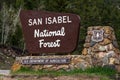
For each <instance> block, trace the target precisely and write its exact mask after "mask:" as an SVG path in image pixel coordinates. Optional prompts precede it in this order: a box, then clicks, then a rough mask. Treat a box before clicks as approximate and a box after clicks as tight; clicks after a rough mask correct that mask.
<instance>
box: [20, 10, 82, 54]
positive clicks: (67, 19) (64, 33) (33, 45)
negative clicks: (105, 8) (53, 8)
mask: <svg viewBox="0 0 120 80" xmlns="http://www.w3.org/2000/svg"><path fill="white" fill-rule="evenodd" d="M20 20H21V24H22V29H23V34H24V38H25V42H26V48H27V50H28V51H29V53H32V54H35V53H37V54H39V53H68V52H71V51H73V50H74V49H75V48H76V45H77V40H78V34H79V27H80V17H79V16H78V15H75V14H70V13H54V12H44V11H32V10H22V11H21V12H20Z"/></svg>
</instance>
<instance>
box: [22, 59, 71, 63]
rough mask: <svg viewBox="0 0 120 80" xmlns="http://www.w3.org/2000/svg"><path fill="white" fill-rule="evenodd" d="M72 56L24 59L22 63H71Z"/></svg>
mask: <svg viewBox="0 0 120 80" xmlns="http://www.w3.org/2000/svg"><path fill="white" fill-rule="evenodd" d="M69 63H70V58H46V59H45V58H40V59H23V60H22V64H24V65H30V64H40V65H49V64H50V65H51V64H69Z"/></svg>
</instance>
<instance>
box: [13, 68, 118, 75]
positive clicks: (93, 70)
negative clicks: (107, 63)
mask: <svg viewBox="0 0 120 80" xmlns="http://www.w3.org/2000/svg"><path fill="white" fill-rule="evenodd" d="M12 74H13V75H14V74H15V75H19V74H21V75H39V76H62V75H64V76H65V75H79V74H86V75H92V74H93V75H102V76H111V75H115V74H116V70H114V69H111V68H109V67H92V68H88V69H86V70H84V71H83V70H81V69H74V70H71V71H65V70H59V71H53V70H51V71H48V70H37V71H35V70H33V69H30V68H25V67H22V68H21V69H20V70H18V71H16V72H12Z"/></svg>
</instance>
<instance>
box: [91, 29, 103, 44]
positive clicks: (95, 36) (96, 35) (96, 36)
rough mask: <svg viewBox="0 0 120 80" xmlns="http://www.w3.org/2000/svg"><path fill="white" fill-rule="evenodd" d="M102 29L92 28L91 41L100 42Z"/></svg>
mask: <svg viewBox="0 0 120 80" xmlns="http://www.w3.org/2000/svg"><path fill="white" fill-rule="evenodd" d="M103 32H104V31H103V30H93V31H92V33H93V34H92V41H95V42H100V41H102V40H103Z"/></svg>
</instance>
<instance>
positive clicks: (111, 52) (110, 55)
mask: <svg viewBox="0 0 120 80" xmlns="http://www.w3.org/2000/svg"><path fill="white" fill-rule="evenodd" d="M106 56H108V58H110V57H114V56H115V52H114V51H109V52H108V53H106Z"/></svg>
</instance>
